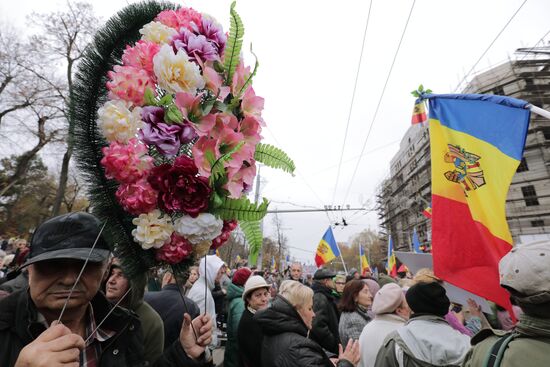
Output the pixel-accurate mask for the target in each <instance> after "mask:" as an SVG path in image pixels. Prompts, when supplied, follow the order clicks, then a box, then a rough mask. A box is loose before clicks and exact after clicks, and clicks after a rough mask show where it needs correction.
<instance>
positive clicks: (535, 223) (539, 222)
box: [531, 219, 544, 227]
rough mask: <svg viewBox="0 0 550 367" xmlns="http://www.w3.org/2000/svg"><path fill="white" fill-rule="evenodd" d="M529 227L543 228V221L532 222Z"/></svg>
mask: <svg viewBox="0 0 550 367" xmlns="http://www.w3.org/2000/svg"><path fill="white" fill-rule="evenodd" d="M531 227H544V220H542V219H540V220H532V221H531Z"/></svg>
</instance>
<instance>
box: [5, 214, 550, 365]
mask: <svg viewBox="0 0 550 367" xmlns="http://www.w3.org/2000/svg"><path fill="white" fill-rule="evenodd" d="M99 233H100V225H99V221H98V220H97V219H96V218H95V217H93V216H92V215H90V214H86V213H70V214H66V215H63V216H59V217H55V218H52V219H50V220H48V221H46V222H44V223H43V224H42V225H40V226H39V227H38V228H37V229H36V231H35V232H34V234H33V236H32V239H31V241H30V245H27V242H26V241H25V240H22V239H9V240H6V241H2V242H0V243H1V246H2V250H1V251H2V252H0V264H1V265H2V268H1V269H0V283H1V284H0V292H1V293H0V298H1V299H0V365H1V366H9V367H11V366H57V365H62V366H88V367H92V366H102V367H103V366H115V365H116V366H118V367H122V366H213V365H219V366H221V365H223V366H226V367H235V366H243V367H258V366H265V367H272V366H273V367H275V366H285V367H286V366H340V367H344V366H346V367H348V366H362V367H385V366H389V367H409V366H421V367H427V366H468V367H470V366H502V367H508V366H519V365H520V363H521V365H522V366H526V367H529V366H537V367H538V366H548V365H549V363H550V266H549V265H550V260H549V259H550V242H539V243H532V244H527V245H522V246H517V247H515V248H514V249H513V250H512V251H511V252H510V253H509V254H507V255H506V256H505V257H504V258H503V259H502V260H501V262H500V269H499V270H500V275H501V279H500V283H501V285H502V287H504V288H505V289H506V290H507V291H508V292H509V293H510V298H511V300H512V302H513V303H514V308H513V310H514V316H511V315H510V313H508V311H507V310H504V309H503V308H500V307H499V306H497V305H493V306H494V309H493V312H492V313H487V314H486V313H483V312H482V311H481V308H480V307H479V305H477V304H476V303H475V302H474V301H473V300H469V301H468V302H467V303H466V304H456V303H453V302H451V300H449V298H448V296H447V294H446V290H445V288H444V286H443V281H442V280H441V279H439V278H437V276H436V275H435V274H434V273H433V272H432V271H431V270H430V269H422V270H420V271H417V272H416V273H415V274H414V275H413V274H408V273H407V274H401V276H399V277H390V276H388V275H387V274H380V276H378V277H374V276H373V275H372V274H370V273H368V272H367V273H365V274H360V273H359V272H358V271H356V270H355V269H352V270H351V271H350V272H349V274H345V273H343V272H339V273H337V272H333V271H332V270H330V269H327V268H321V269H318V270H317V271H315V272H314V273H313V274H304V273H303V269H302V265H301V264H300V263H298V262H296V263H292V264H290V265H289V266H288V268H287V269H285V271H283V272H276V271H274V272H264V271H261V270H258V269H256V268H255V267H248V266H246V265H247V264H244V263H239V264H237V266H235V267H234V268H233V269H230V268H229V267H228V266H227V264H226V263H224V261H222V259H220V258H219V257H218V256H216V255H207V256H205V257H203V258H202V259H200V260H199V262H198V263H197V264H196V266H193V267H191V268H190V269H189V271H188V273H187V274H175V273H173V272H172V271H171V269H170V268H166V269H158V271H155V273H150V274H140V275H138V276H135V277H132V278H131V279H130V278H129V277H127V276H126V275H125V273H124V269H123V268H122V267H121V261H120V259H118V258H116V257H114V256H113V254H111V253H110V250H109V247H108V246H107V243H106V241H105V240H104V239H103V238H102V237H101V236H100V237H99V238H100V240H99V241H98V242H97V243H96V244H95V246H94V245H93V244H94V242H95V240H96V238H97V237H98V234H99ZM84 262H87V264H86V266H84V267H83V264H84ZM77 279H78V282H77V281H76V280H77ZM516 318H518V319H519V321H518V320H516ZM222 352H223V358H220V353H222ZM216 355H218V357H217V358H216Z"/></svg>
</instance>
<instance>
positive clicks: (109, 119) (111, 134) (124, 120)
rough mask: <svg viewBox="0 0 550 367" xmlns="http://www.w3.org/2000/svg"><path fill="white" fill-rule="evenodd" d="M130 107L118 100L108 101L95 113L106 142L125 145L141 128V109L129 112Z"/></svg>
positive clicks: (128, 104) (136, 108)
mask: <svg viewBox="0 0 550 367" xmlns="http://www.w3.org/2000/svg"><path fill="white" fill-rule="evenodd" d="M131 107H132V104H131V103H128V102H126V101H123V100H120V99H119V100H113V101H108V102H107V103H105V104H104V105H103V106H102V107H101V108H100V109H99V110H98V111H97V113H98V115H99V125H100V126H101V129H102V130H103V135H104V136H105V138H106V139H107V141H109V142H113V141H117V142H119V143H124V144H127V143H128V140H130V139H132V138H135V137H136V133H137V131H138V129H139V128H141V127H142V126H143V121H141V107H134V108H133V109H132V110H130V109H131Z"/></svg>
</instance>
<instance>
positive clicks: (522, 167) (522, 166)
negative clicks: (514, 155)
mask: <svg viewBox="0 0 550 367" xmlns="http://www.w3.org/2000/svg"><path fill="white" fill-rule="evenodd" d="M525 171H529V166H528V165H527V160H526V159H525V157H523V158H521V162H520V164H519V166H518V170H517V171H516V172H525Z"/></svg>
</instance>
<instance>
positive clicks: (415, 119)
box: [411, 99, 428, 125]
mask: <svg viewBox="0 0 550 367" xmlns="http://www.w3.org/2000/svg"><path fill="white" fill-rule="evenodd" d="M427 120H428V118H427V117H426V107H424V102H423V101H421V100H419V99H417V100H416V102H415V103H414V108H413V114H412V119H411V124H412V125H414V124H422V123H424V122H426V121H427Z"/></svg>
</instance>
